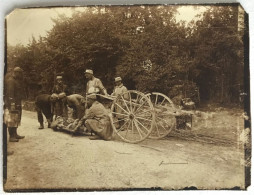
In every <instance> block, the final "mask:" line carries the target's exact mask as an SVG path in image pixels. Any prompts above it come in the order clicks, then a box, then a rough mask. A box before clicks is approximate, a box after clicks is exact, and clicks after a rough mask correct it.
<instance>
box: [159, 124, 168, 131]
mask: <svg viewBox="0 0 254 195" xmlns="http://www.w3.org/2000/svg"><path fill="white" fill-rule="evenodd" d="M156 125H157V123H156ZM160 126H161V127H162V128H163V129H165V127H164V126H163V125H160ZM165 131H166V132H167V131H168V130H167V129H165Z"/></svg>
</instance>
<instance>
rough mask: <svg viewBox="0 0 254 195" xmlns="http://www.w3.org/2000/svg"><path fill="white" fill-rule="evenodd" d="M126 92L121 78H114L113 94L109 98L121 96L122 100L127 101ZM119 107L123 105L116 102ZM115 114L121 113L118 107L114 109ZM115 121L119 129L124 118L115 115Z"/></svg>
mask: <svg viewBox="0 0 254 195" xmlns="http://www.w3.org/2000/svg"><path fill="white" fill-rule="evenodd" d="M127 91H128V90H127V88H126V87H125V86H124V85H123V83H122V78H121V77H116V78H115V88H114V90H113V93H112V94H111V96H119V95H123V98H124V99H126V100H128V99H129V95H128V93H126V92H127ZM117 103H118V104H119V105H120V106H121V107H123V108H124V107H125V105H124V103H123V102H122V101H121V102H117ZM115 109H116V112H117V113H123V110H122V109H120V107H116V108H115ZM116 117H117V120H118V124H119V127H121V126H122V125H123V124H124V122H125V121H124V120H123V118H124V116H121V115H117V116H116Z"/></svg>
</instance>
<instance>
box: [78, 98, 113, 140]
mask: <svg viewBox="0 0 254 195" xmlns="http://www.w3.org/2000/svg"><path fill="white" fill-rule="evenodd" d="M87 105H88V107H89V109H87V110H86V114H85V116H84V117H83V118H82V119H81V120H80V121H79V123H78V125H77V127H76V129H75V132H78V131H79V128H80V127H81V126H82V125H83V124H85V126H86V128H87V129H88V131H90V132H92V133H94V134H95V135H96V136H95V137H92V138H90V139H104V140H110V139H111V138H112V134H113V129H112V126H111V123H110V118H109V112H108V111H107V109H106V108H105V107H104V106H103V105H102V104H101V103H99V102H98V101H97V100H96V94H89V95H88V97H87Z"/></svg>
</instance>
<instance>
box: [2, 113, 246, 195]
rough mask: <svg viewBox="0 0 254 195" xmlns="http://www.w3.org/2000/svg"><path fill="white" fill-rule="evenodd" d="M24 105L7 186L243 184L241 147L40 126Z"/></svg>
mask: <svg viewBox="0 0 254 195" xmlns="http://www.w3.org/2000/svg"><path fill="white" fill-rule="evenodd" d="M37 128H38V123H37V120H36V114H35V113H34V112H28V111H24V114H23V118H22V126H21V127H20V128H19V130H18V131H19V133H20V134H21V135H25V136H26V138H25V139H24V140H20V142H19V143H9V144H8V147H9V149H10V150H13V151H14V152H15V154H14V155H12V156H8V180H7V183H6V185H5V190H18V189H52V188H53V189H59V188H62V189H63V188H65V189H67V188H68V189H74V188H81V189H98V188H106V189H119V188H151V187H161V188H163V189H182V188H184V187H190V186H195V187H197V188H198V189H202V188H205V189H218V188H233V187H235V186H238V187H240V188H242V189H243V188H244V167H243V163H242V160H240V159H242V158H243V153H242V150H239V149H237V148H236V147H233V146H232V147H223V146H215V145H209V144H201V143H195V142H191V141H184V140H179V139H176V138H172V137H171V138H168V139H167V140H166V139H165V140H151V139H148V140H145V141H144V142H142V143H140V144H127V143H124V142H122V141H102V140H93V141H92V140H89V139H88V137H72V136H70V135H68V134H64V133H60V132H54V131H53V130H51V129H44V130H38V129H37Z"/></svg>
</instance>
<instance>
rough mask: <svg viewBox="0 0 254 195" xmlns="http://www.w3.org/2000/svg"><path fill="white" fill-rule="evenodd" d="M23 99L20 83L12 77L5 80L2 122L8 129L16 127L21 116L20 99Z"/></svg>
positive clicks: (23, 90)
mask: <svg viewBox="0 0 254 195" xmlns="http://www.w3.org/2000/svg"><path fill="white" fill-rule="evenodd" d="M24 97H25V89H24V84H23V82H22V81H20V80H17V79H16V78H15V77H14V76H10V77H8V78H5V87H4V102H5V106H4V107H5V116H4V121H5V124H6V125H7V126H8V127H18V125H20V122H21V115H22V105H21V103H22V99H23V98H24Z"/></svg>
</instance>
